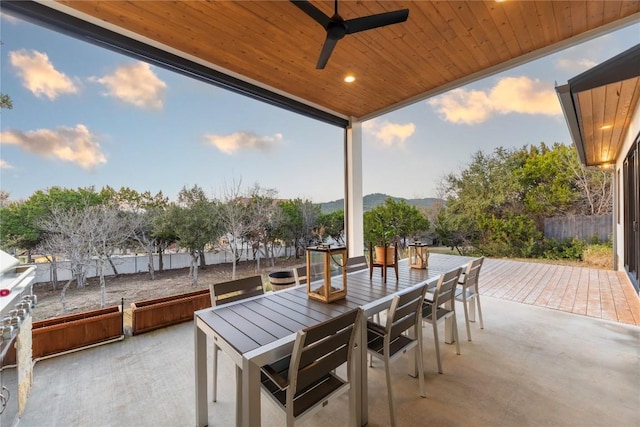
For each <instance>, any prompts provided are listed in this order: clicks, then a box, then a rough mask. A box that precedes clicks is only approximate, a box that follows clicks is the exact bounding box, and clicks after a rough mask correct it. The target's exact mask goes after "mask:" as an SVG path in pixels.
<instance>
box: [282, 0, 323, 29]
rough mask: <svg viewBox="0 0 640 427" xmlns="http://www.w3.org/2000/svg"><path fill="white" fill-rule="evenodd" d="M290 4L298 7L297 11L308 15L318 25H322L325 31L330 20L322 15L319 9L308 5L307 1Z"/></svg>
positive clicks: (296, 0)
mask: <svg viewBox="0 0 640 427" xmlns="http://www.w3.org/2000/svg"><path fill="white" fill-rule="evenodd" d="M291 3H293V4H294V5H296V6H298V9H300V10H302V11H303V12H304V13H306V14H307V15H309V16H310V17H311V18H313V20H314V21H316V22H317V23H318V24H320V25H322V26H323V27H324V29H325V30H326V29H327V27H328V26H329V22H331V18H330V17H328V16H327V15H325V14H324V13H322V11H321V10H320V9H318V8H317V7H315V6H314V5H312V4H311V3H309V2H308V1H307V0H291Z"/></svg>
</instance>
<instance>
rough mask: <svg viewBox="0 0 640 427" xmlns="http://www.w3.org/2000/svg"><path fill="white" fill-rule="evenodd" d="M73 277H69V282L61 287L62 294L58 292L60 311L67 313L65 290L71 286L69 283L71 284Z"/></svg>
mask: <svg viewBox="0 0 640 427" xmlns="http://www.w3.org/2000/svg"><path fill="white" fill-rule="evenodd" d="M73 279H74V277H73V276H71V279H69V281H68V282H67V283H65V285H64V286H63V287H62V292H60V303H61V304H62V311H65V312H66V311H67V300H66V298H65V297H66V296H67V289H68V288H69V285H70V284H71V282H73Z"/></svg>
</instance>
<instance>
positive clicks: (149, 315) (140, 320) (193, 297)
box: [131, 289, 211, 335]
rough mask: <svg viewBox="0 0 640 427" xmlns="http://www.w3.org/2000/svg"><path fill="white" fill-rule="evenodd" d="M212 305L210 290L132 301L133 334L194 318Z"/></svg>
mask: <svg viewBox="0 0 640 427" xmlns="http://www.w3.org/2000/svg"><path fill="white" fill-rule="evenodd" d="M207 307H211V297H210V296H209V290H208V289H204V290H201V291H196V292H189V293H186V294H179V295H173V296H170V297H164V298H157V299H151V300H146V301H139V302H133V303H131V332H132V334H133V335H137V334H142V333H145V332H149V331H153V330H154V329H159V328H164V327H165V326H170V325H175V324H177V323H182V322H187V321H189V320H193V313H194V312H195V311H198V310H202V309H204V308H207Z"/></svg>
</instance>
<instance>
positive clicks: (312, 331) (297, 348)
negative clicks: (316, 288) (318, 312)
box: [289, 309, 362, 395]
mask: <svg viewBox="0 0 640 427" xmlns="http://www.w3.org/2000/svg"><path fill="white" fill-rule="evenodd" d="M361 315H362V310H360V309H354V310H351V311H349V312H347V313H344V314H342V315H340V316H338V317H335V318H333V319H331V320H328V321H326V322H323V323H320V324H319V325H316V326H312V327H309V328H305V329H303V330H301V331H299V332H298V334H297V336H296V342H295V344H294V347H293V353H292V355H291V364H290V365H289V373H290V374H289V380H290V383H289V386H290V387H291V390H290V392H292V393H293V395H295V394H297V392H298V391H300V390H304V389H305V388H306V387H308V386H309V385H311V384H314V383H316V382H318V381H319V380H321V379H322V378H323V377H326V376H327V375H329V374H330V373H331V372H332V371H333V370H335V369H336V368H338V367H339V366H341V365H343V364H344V363H345V362H346V363H348V364H349V367H348V368H347V378H348V379H349V381H350V377H351V367H350V362H351V352H352V349H353V345H354V340H355V335H356V332H357V330H358V327H359V326H360V323H361V322H360V316H361Z"/></svg>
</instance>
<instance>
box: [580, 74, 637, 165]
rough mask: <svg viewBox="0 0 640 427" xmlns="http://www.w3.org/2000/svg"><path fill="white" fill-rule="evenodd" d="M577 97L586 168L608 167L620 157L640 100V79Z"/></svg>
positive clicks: (591, 91) (596, 89) (585, 92)
mask: <svg viewBox="0 0 640 427" xmlns="http://www.w3.org/2000/svg"><path fill="white" fill-rule="evenodd" d="M638 66H640V63H638ZM639 70H640V68H639ZM577 98H578V111H579V113H580V121H579V125H580V128H581V129H580V130H581V134H582V143H583V145H584V154H585V156H584V157H585V158H584V163H585V164H586V165H587V166H604V167H607V166H609V165H611V164H612V163H614V162H615V160H616V159H617V157H618V155H619V154H620V153H619V151H620V149H621V148H622V145H623V143H624V137H625V130H626V129H628V127H629V125H630V124H631V119H632V117H633V113H634V111H635V108H636V105H638V101H639V100H640V78H639V77H635V78H631V79H627V80H624V81H619V82H615V83H611V84H608V85H605V86H600V87H596V88H594V89H591V90H586V91H584V92H580V93H578V94H577ZM574 142H575V141H574Z"/></svg>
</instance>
